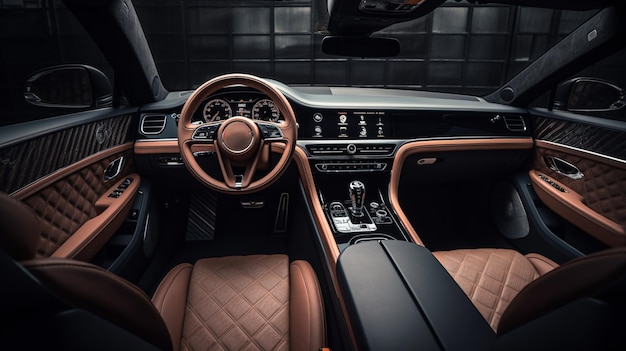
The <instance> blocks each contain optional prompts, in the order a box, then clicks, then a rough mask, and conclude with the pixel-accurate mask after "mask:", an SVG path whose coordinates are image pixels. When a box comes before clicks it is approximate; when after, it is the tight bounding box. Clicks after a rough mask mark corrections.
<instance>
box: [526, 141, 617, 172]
mask: <svg viewBox="0 0 626 351" xmlns="http://www.w3.org/2000/svg"><path fill="white" fill-rule="evenodd" d="M535 146H536V147H538V148H543V149H548V150H554V151H559V152H564V153H567V154H570V155H574V156H577V157H582V158H586V159H589V160H591V161H595V162H600V163H604V164H606V165H607V166H611V167H614V168H619V169H623V170H626V161H624V160H619V159H616V158H613V157H609V156H604V155H600V154H597V153H593V152H587V151H584V150H581V149H576V148H573V147H569V146H565V145H560V144H556V143H552V142H549V141H544V140H535Z"/></svg>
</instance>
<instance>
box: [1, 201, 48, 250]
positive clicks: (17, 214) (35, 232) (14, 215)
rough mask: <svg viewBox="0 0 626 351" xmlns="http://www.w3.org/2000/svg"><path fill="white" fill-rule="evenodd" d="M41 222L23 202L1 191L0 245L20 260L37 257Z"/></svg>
mask: <svg viewBox="0 0 626 351" xmlns="http://www.w3.org/2000/svg"><path fill="white" fill-rule="evenodd" d="M40 234H41V224H40V223H39V219H38V218H37V216H35V213H34V212H33V210H32V209H31V208H30V207H28V206H26V205H25V204H24V203H23V202H21V201H19V200H17V199H15V198H13V197H11V196H9V195H7V194H4V193H0V247H1V248H2V249H3V250H4V251H5V252H6V253H7V254H9V255H10V256H11V257H13V258H14V259H16V260H18V261H22V260H28V259H31V258H34V257H35V254H36V253H37V244H38V242H39V235H40Z"/></svg>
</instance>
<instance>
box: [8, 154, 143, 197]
mask: <svg viewBox="0 0 626 351" xmlns="http://www.w3.org/2000/svg"><path fill="white" fill-rule="evenodd" d="M132 148H133V143H126V144H123V145H119V146H115V147H112V148H110V149H107V150H104V151H100V152H98V153H95V154H93V155H91V156H89V157H87V158H84V159H82V160H80V161H78V162H76V163H74V164H72V165H70V166H67V167H65V168H61V169H59V170H58V171H56V172H54V173H52V174H50V175H48V176H46V177H44V178H41V179H39V180H37V181H36V182H35V183H32V184H31V185H28V186H26V187H24V188H22V189H20V190H18V191H16V192H14V193H13V194H11V196H13V197H15V198H16V199H19V200H24V199H26V198H27V197H29V196H32V195H33V194H35V193H37V192H38V191H41V190H42V189H44V188H46V187H47V186H50V185H52V184H53V183H54V182H56V181H58V180H60V179H63V178H65V177H67V176H68V175H70V174H72V173H74V172H77V171H79V170H81V169H82V168H85V167H87V166H89V165H91V164H93V163H96V162H98V161H99V160H102V159H104V158H107V157H110V156H114V155H116V154H120V153H122V152H124V151H126V150H131V149H132Z"/></svg>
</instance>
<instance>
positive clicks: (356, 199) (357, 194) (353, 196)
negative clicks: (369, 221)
mask: <svg viewBox="0 0 626 351" xmlns="http://www.w3.org/2000/svg"><path fill="white" fill-rule="evenodd" d="M350 201H351V202H352V215H353V216H355V217H362V216H363V203H365V184H363V183H362V182H360V181H358V180H353V181H351V182H350Z"/></svg>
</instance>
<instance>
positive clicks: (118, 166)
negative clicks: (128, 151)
mask: <svg viewBox="0 0 626 351" xmlns="http://www.w3.org/2000/svg"><path fill="white" fill-rule="evenodd" d="M124 161H125V160H124V156H121V157H118V158H116V159H115V160H113V161H111V163H109V165H108V166H107V168H106V169H105V170H104V174H103V178H104V180H105V181H107V182H108V181H110V180H111V179H113V178H115V177H117V176H118V175H119V174H120V172H121V171H122V167H124Z"/></svg>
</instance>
